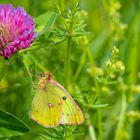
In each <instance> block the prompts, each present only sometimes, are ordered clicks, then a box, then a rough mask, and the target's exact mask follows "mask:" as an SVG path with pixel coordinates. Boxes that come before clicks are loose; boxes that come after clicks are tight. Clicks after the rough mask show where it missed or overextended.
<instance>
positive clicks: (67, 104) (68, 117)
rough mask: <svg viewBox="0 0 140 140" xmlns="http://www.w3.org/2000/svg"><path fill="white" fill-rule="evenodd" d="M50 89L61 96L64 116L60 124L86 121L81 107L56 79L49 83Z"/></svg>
mask: <svg viewBox="0 0 140 140" xmlns="http://www.w3.org/2000/svg"><path fill="white" fill-rule="evenodd" d="M48 89H50V90H51V92H53V93H54V94H56V95H57V96H59V97H60V98H61V102H62V112H61V113H62V117H61V119H60V124H81V123H83V121H84V117H83V113H82V111H81V109H80V107H79V106H78V105H77V104H76V102H75V101H74V100H73V99H72V97H71V96H70V95H69V93H68V92H67V91H66V90H65V89H64V88H63V87H62V86H61V85H60V84H59V83H57V82H56V81H53V80H52V81H50V82H49V83H48Z"/></svg>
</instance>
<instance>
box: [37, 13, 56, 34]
mask: <svg viewBox="0 0 140 140" xmlns="http://www.w3.org/2000/svg"><path fill="white" fill-rule="evenodd" d="M56 18H57V13H55V12H52V11H49V12H46V13H44V14H42V15H40V16H39V17H36V18H35V22H36V25H37V27H36V32H38V33H39V36H40V35H42V34H44V33H45V32H46V31H47V30H49V29H50V28H51V27H52V26H53V24H54V22H55V20H56Z"/></svg>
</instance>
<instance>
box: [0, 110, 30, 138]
mask: <svg viewBox="0 0 140 140" xmlns="http://www.w3.org/2000/svg"><path fill="white" fill-rule="evenodd" d="M28 131H30V128H29V127H28V126H27V125H26V124H25V123H24V122H22V121H21V120H19V119H18V118H16V117H15V116H14V115H12V114H11V113H8V112H6V111H4V110H1V109H0V137H12V136H18V135H22V134H24V133H26V132H28Z"/></svg>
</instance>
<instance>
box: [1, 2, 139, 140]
mask: <svg viewBox="0 0 140 140" xmlns="http://www.w3.org/2000/svg"><path fill="white" fill-rule="evenodd" d="M78 2H79V5H77V6H76V4H77V3H78ZM0 3H12V4H13V5H14V6H15V7H17V6H18V5H20V6H22V7H24V9H25V10H26V11H27V12H28V13H29V14H30V15H31V16H32V17H34V18H35V21H36V22H37V23H38V24H39V25H40V26H41V24H42V25H44V26H45V28H44V29H43V31H42V33H40V32H41V31H40V29H38V28H36V30H37V31H39V36H38V37H37V39H36V40H35V42H34V43H33V44H32V45H31V47H30V48H29V49H27V50H24V51H21V52H19V53H18V54H17V55H15V56H13V57H12V58H11V59H10V60H9V61H7V60H4V59H3V58H2V57H0V78H1V81H0V108H1V109H3V110H6V111H7V112H10V113H11V114H13V115H14V116H16V117H17V118H19V119H20V120H22V122H21V121H20V122H18V125H19V127H20V126H21V125H22V128H21V129H25V130H23V131H22V132H21V133H22V135H21V134H19V133H18V132H17V135H20V136H15V133H16V132H13V131H16V130H18V128H17V129H13V128H12V127H9V128H7V127H6V130H5V129H3V127H5V126H6V125H3V123H5V122H6V123H7V122H8V124H10V121H9V120H10V119H9V120H8V119H5V118H6V117H5V118H2V117H1V116H3V114H4V113H5V112H3V111H2V113H0V118H1V119H0V128H1V129H0V139H2V140H46V139H48V140H50V139H52V140H53V139H58V140H63V139H65V140H67V139H69V140H140V69H139V67H140V61H139V60H140V56H139V50H140V1H139V0H133V1H132V0H81V1H78V0H58V1H56V0H24V1H19V0H1V1H0ZM78 6H79V7H80V9H79V8H77V7H78ZM48 11H51V12H52V13H51V14H48V13H47V16H46V18H38V19H37V17H38V16H40V15H42V14H44V13H46V12H48ZM75 11H76V12H75ZM54 12H55V13H54ZM75 13H76V14H75ZM49 16H50V17H49ZM47 17H48V19H49V20H48V19H47ZM71 23H72V24H71ZM66 27H67V28H66ZM69 41H70V42H69ZM69 43H70V46H71V54H70V60H71V65H70V68H69V67H68V69H67V68H66V65H67V62H68V61H67V59H68V58H67V57H66V56H67V55H66V51H67V47H68V46H69ZM45 71H50V72H51V73H53V76H54V79H56V80H57V81H58V82H59V83H61V84H62V85H64V87H66V88H67V86H68V87H69V88H67V89H68V90H69V92H70V93H71V95H72V96H73V97H74V99H75V100H76V102H77V103H78V104H79V106H80V107H81V108H82V110H83V113H84V116H85V122H84V123H83V124H82V125H79V126H59V127H56V128H53V129H47V128H44V127H42V126H39V125H38V124H36V123H35V122H33V121H32V120H31V119H30V116H29V113H30V108H31V102H32V98H33V94H34V93H35V88H34V87H35V85H36V83H37V82H38V78H37V77H38V74H39V73H41V72H45ZM8 115H9V114H8ZM10 117H13V116H12V115H11V116H10ZM10 117H9V118H10ZM17 118H13V120H15V119H16V120H15V121H14V122H15V124H16V121H18V119H17ZM3 120H4V121H3ZM7 120H8V121H7ZM23 122H24V123H25V124H27V125H28V127H30V131H29V128H28V127H27V126H26V125H25V124H24V123H23ZM11 125H12V126H13V124H11ZM14 127H17V126H16V125H15V126H14ZM24 127H25V128H24ZM26 127H27V128H26ZM11 128H12V130H13V131H12V132H9V131H8V130H7V129H10V130H11ZM19 131H21V130H19ZM26 131H29V132H27V133H25V132H26Z"/></svg>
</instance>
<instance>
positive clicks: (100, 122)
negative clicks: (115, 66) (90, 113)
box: [86, 47, 103, 140]
mask: <svg viewBox="0 0 140 140" xmlns="http://www.w3.org/2000/svg"><path fill="white" fill-rule="evenodd" d="M86 51H87V55H88V57H89V60H90V63H91V64H92V66H93V67H95V63H94V58H93V56H92V54H91V51H90V49H89V47H87V50H86ZM93 80H94V83H95V88H96V95H95V97H96V98H97V97H98V100H99V101H100V88H99V84H98V81H97V78H96V76H95V75H94V77H93ZM96 98H94V100H93V102H94V101H95V100H96ZM97 112H98V114H97V115H98V129H99V136H98V139H99V140H102V139H103V133H102V113H101V111H100V110H98V111H97Z"/></svg>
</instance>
